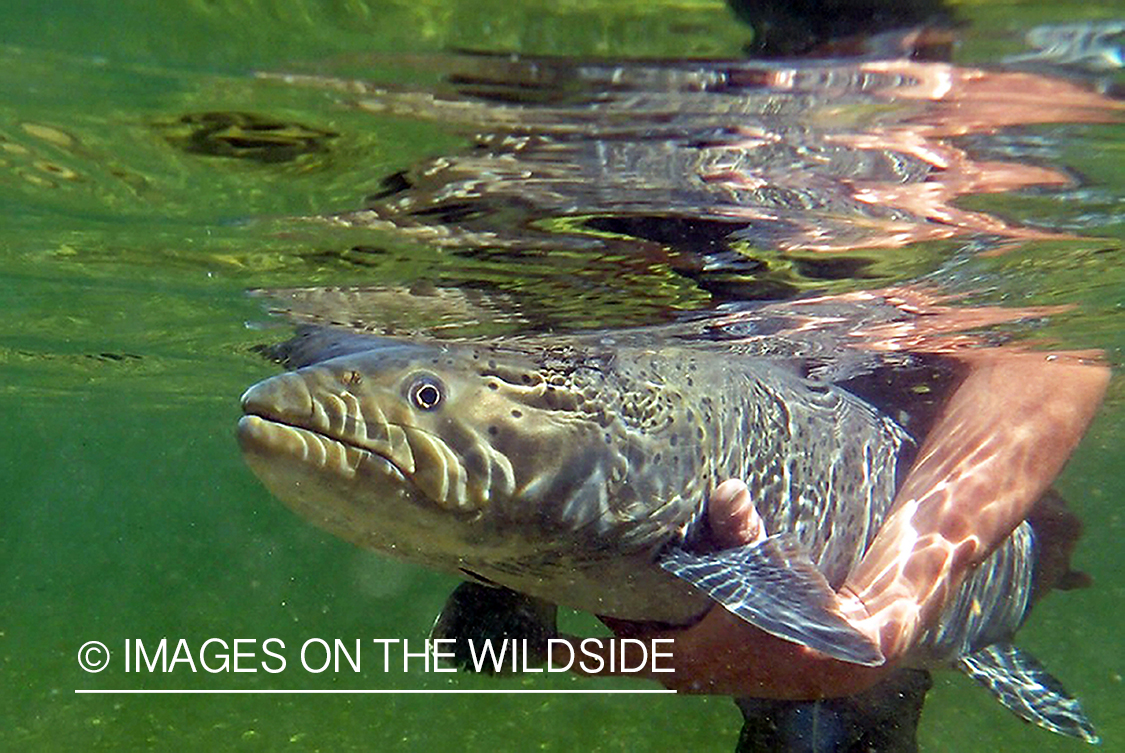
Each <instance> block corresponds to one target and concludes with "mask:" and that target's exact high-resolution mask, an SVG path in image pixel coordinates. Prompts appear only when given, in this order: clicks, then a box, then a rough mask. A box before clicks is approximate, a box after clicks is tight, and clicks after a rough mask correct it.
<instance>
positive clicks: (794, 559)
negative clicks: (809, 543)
mask: <svg viewBox="0 0 1125 753" xmlns="http://www.w3.org/2000/svg"><path fill="white" fill-rule="evenodd" d="M660 566H661V567H663V568H664V569H665V570H667V571H668V572H670V573H672V574H673V575H675V576H677V577H679V578H682V579H683V580H686V581H687V582H688V583H690V584H692V585H693V586H695V587H696V588H698V589H699V590H700V591H703V592H704V593H706V594H707V595H708V596H710V597H711V598H712V599H714V600H715V601H717V602H719V603H720V604H722V605H723V606H724V607H726V608H727V609H728V610H729V611H730V612H732V613H734V614H736V615H738V616H739V617H741V618H742V619H744V620H746V621H747V622H749V623H750V624H751V625H754V626H755V627H757V628H760V629H761V630H764V631H766V632H767V633H769V634H770V635H775V636H777V637H778V638H784V639H785V640H789V641H793V642H795V643H799V644H801V645H802V646H808V647H809V648H812V649H815V650H817V651H820V652H821V653H823V654H827V655H828V656H830V657H832V658H833V659H839V660H841V661H846V662H851V663H853V664H862V665H865V666H878V665H880V664H882V663H883V661H884V657H883V654H882V652H881V651H880V650H879V647H878V646H877V645H876V644H875V643H874V642H873V641H872V640H871V639H870V638H869V637H868V636H866V635H864V634H863V633H862V632H860V631H859V630H858V629H856V628H855V627H854V626H853V625H852V624H851V623H849V622H848V621H847V620H846V619H845V618H844V616H843V615H842V614H840V611H839V609H838V604H839V600H838V599H837V596H836V593H835V592H834V591H833V590H832V588H831V586H829V585H828V581H827V580H825V578H824V575H822V574H821V572H820V571H819V570H818V569H817V568H816V565H814V564H813V562H812V560H811V559H809V557H808V555H807V554H805V553H804V551H803V548H802V547H801V545H800V543H799V542H798V541H797V539H796V537H794V536H793V535H791V534H780V535H777V536H770V537H768V538H765V539H762V540H761V541H757V542H755V543H753V544H747V545H746V546H742V547H738V548H737V549H727V550H724V551H721V552H716V553H714V554H691V553H690V552H686V551H684V550H682V549H673V550H671V551H669V552H667V553H666V554H664V555H663V556H662V557H661V559H660Z"/></svg>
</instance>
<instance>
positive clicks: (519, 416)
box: [512, 408, 523, 418]
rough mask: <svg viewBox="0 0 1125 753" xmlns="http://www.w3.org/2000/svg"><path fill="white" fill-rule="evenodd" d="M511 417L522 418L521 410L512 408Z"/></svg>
mask: <svg viewBox="0 0 1125 753" xmlns="http://www.w3.org/2000/svg"><path fill="white" fill-rule="evenodd" d="M512 418H523V411H519V410H516V409H515V408H513V409H512Z"/></svg>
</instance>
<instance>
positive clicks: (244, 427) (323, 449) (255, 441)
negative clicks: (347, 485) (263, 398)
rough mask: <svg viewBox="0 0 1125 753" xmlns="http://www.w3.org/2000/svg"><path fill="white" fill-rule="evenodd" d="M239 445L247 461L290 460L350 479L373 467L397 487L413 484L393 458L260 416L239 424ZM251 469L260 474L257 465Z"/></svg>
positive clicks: (246, 416)
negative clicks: (362, 469)
mask: <svg viewBox="0 0 1125 753" xmlns="http://www.w3.org/2000/svg"><path fill="white" fill-rule="evenodd" d="M238 443H239V446H240V447H241V448H242V452H243V454H244V455H246V456H247V458H251V457H260V458H263V459H265V460H267V461H268V460H277V459H278V458H281V457H284V458H289V459H292V460H295V461H297V462H298V463H302V464H307V465H309V466H311V467H313V468H315V469H316V470H317V471H318V472H335V473H337V474H338V475H340V476H342V477H344V478H347V479H352V478H355V476H356V475H357V474H358V473H359V471H360V469H361V468H364V467H370V468H372V469H373V470H377V471H379V472H380V473H381V475H384V476H386V477H388V479H390V480H391V481H393V482H395V483H398V484H409V483H411V482H410V478H409V477H408V476H407V475H406V473H404V472H403V470H402V469H401V468H399V467H398V466H397V465H395V463H394V462H393V461H392V460H391V459H390V458H388V457H385V456H383V455H380V454H379V453H377V452H374V451H372V450H371V449H369V448H367V447H361V446H359V445H357V444H355V443H352V442H349V441H347V440H346V439H343V438H341V437H334V436H331V435H328V434H324V433H322V432H319V431H316V430H315V429H309V428H307V427H305V426H300V425H297V424H293V423H289V422H287V421H281V420H278V419H277V418H273V417H270V416H265V415H261V414H260V413H246V414H244V415H243V416H242V418H240V419H239V420H238ZM251 465H252V466H255V470H257V467H256V465H255V463H253V462H251Z"/></svg>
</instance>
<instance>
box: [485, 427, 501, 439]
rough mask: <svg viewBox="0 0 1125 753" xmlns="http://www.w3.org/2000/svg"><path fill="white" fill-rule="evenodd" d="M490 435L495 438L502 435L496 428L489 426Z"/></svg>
mask: <svg viewBox="0 0 1125 753" xmlns="http://www.w3.org/2000/svg"><path fill="white" fill-rule="evenodd" d="M488 433H489V435H490V436H493V437H495V436H496V435H497V434H499V433H500V430H499V429H497V428H496V427H495V426H489V427H488Z"/></svg>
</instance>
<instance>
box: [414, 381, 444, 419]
mask: <svg viewBox="0 0 1125 753" xmlns="http://www.w3.org/2000/svg"><path fill="white" fill-rule="evenodd" d="M406 394H407V396H408V397H409V398H410V402H411V404H412V405H413V406H414V407H415V408H417V409H418V410H425V411H430V410H435V409H436V408H437V407H438V406H439V405H441V401H442V400H444V399H445V385H443V384H442V383H441V381H440V380H439V379H437V377H432V376H420V377H417V378H416V379H414V381H413V382H411V383H410V387H409V388H408V389H407V391H406Z"/></svg>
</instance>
